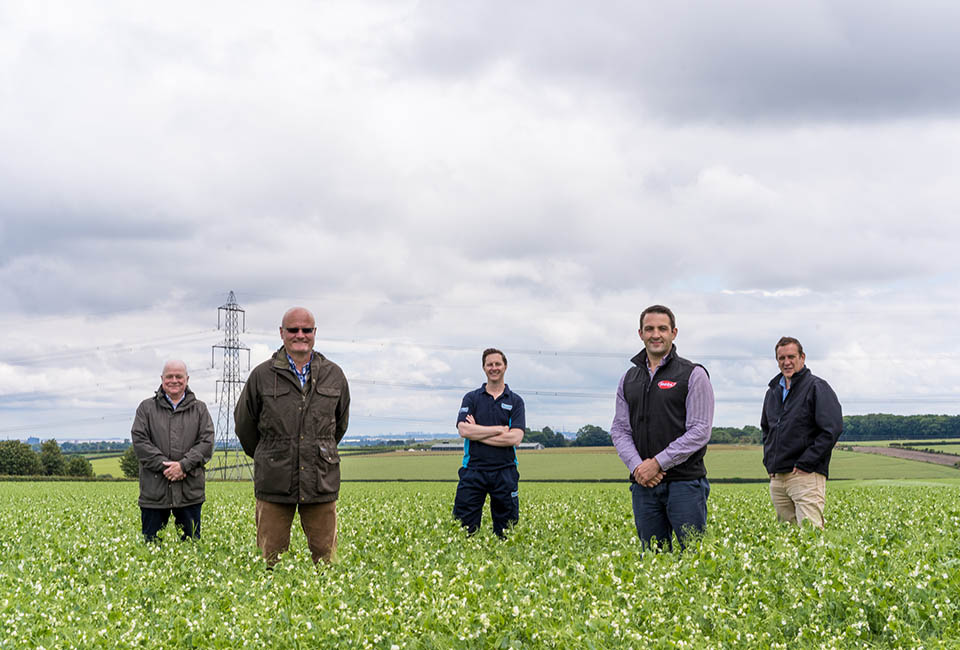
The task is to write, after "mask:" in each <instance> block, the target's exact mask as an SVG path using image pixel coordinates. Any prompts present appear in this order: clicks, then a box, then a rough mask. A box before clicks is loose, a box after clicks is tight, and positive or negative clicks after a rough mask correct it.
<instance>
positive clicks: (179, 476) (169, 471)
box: [163, 460, 187, 481]
mask: <svg viewBox="0 0 960 650" xmlns="http://www.w3.org/2000/svg"><path fill="white" fill-rule="evenodd" d="M163 464H164V465H165V469H164V470H163V475H164V476H166V477H167V480H169V481H182V480H183V479H185V478H186V477H187V473H186V472H184V471H183V466H181V465H180V463H178V462H177V461H175V460H167V461H164V463H163Z"/></svg>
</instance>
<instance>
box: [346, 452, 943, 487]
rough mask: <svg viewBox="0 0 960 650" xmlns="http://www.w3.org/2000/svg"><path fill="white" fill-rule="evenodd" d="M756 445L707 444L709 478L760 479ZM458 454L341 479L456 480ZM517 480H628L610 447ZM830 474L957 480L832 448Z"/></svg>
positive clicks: (381, 463)
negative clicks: (708, 446)
mask: <svg viewBox="0 0 960 650" xmlns="http://www.w3.org/2000/svg"><path fill="white" fill-rule="evenodd" d="M762 458H763V451H762V449H761V448H760V447H759V446H752V447H747V446H729V447H727V446H723V445H714V446H711V447H710V448H709V449H708V451H707V455H706V465H707V476H708V477H712V478H716V479H730V478H746V479H763V478H765V477H766V471H765V470H764V468H763V463H762ZM461 460H462V456H461V455H460V454H456V453H453V452H410V453H407V452H394V453H392V454H377V455H374V456H362V457H352V458H345V459H343V462H342V472H343V477H344V478H345V479H349V480H371V479H387V478H399V479H406V480H416V479H421V480H437V479H447V480H456V477H457V469H458V468H459V467H460V462H461ZM519 461H520V477H521V480H543V479H560V480H562V479H568V480H584V479H587V480H590V479H593V480H597V479H602V480H610V479H613V480H626V478H627V472H626V468H625V467H624V466H623V463H621V462H620V459H619V457H617V454H616V452H615V451H613V449H612V448H604V449H598V448H590V449H577V450H573V449H570V448H567V449H563V450H552V449H547V450H543V451H525V452H519ZM830 477H831V478H838V479H839V478H843V479H870V478H889V479H906V478H924V479H927V478H929V479H934V478H960V471H958V470H956V469H954V468H951V467H942V466H937V465H931V464H929V463H919V462H915V461H909V460H903V459H900V458H887V457H883V456H874V455H868V454H857V453H852V452H844V451H835V452H834V454H833V462H832V463H831V468H830Z"/></svg>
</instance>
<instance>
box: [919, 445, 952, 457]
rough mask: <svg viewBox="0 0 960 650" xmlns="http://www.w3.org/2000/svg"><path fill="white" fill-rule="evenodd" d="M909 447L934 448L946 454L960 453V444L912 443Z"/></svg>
mask: <svg viewBox="0 0 960 650" xmlns="http://www.w3.org/2000/svg"><path fill="white" fill-rule="evenodd" d="M909 449H933V450H934V451H942V452H943V453H945V454H957V455H960V444H952V445H926V444H921V445H919V446H916V445H911V446H910V447H909Z"/></svg>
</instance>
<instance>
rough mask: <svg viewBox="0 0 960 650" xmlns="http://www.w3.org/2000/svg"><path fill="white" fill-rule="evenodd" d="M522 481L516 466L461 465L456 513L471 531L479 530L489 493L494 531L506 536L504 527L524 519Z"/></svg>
mask: <svg viewBox="0 0 960 650" xmlns="http://www.w3.org/2000/svg"><path fill="white" fill-rule="evenodd" d="M519 482H520V472H519V471H518V470H517V468H516V466H513V467H507V468H506V469H495V470H479V469H471V468H469V467H461V468H460V483H458V484H457V496H456V497H455V498H454V500H453V516H454V517H456V518H457V519H459V520H460V523H462V524H463V527H464V528H466V529H467V532H469V533H470V534H473V533H475V532H476V531H477V529H478V528H480V519H481V517H482V516H483V503H484V501H486V498H487V495H488V494H489V495H490V517H491V518H492V519H493V532H494V533H496V534H497V537H504V534H503V531H504V530H506V529H507V528H509V527H510V526H512V525H513V524H515V523H517V521H519V520H520V490H519V487H518V484H519Z"/></svg>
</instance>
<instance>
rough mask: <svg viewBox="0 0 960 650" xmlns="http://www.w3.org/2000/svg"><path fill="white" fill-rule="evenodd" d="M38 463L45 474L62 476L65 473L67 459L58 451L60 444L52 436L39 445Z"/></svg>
mask: <svg viewBox="0 0 960 650" xmlns="http://www.w3.org/2000/svg"><path fill="white" fill-rule="evenodd" d="M40 464H41V465H42V466H43V473H44V474H46V475H47V476H63V475H64V474H66V473H67V461H66V459H65V458H64V457H63V453H62V452H61V451H60V445H58V444H57V441H56V440H54V439H53V438H51V439H50V440H47V441H46V442H44V443H43V445H41V446H40Z"/></svg>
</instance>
